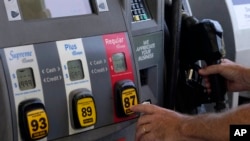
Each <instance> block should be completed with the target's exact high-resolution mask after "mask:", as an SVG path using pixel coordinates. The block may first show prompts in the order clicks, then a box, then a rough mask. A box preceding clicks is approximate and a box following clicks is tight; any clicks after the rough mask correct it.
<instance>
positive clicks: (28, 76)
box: [16, 68, 36, 90]
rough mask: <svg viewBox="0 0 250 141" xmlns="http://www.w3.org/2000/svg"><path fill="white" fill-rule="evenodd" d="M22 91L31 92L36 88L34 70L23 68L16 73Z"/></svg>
mask: <svg viewBox="0 0 250 141" xmlns="http://www.w3.org/2000/svg"><path fill="white" fill-rule="evenodd" d="M16 75H17V80H18V85H19V88H20V90H29V89H33V88H35V87H36V84H35V78H34V74H33V70H32V68H23V69H18V70H17V71H16Z"/></svg>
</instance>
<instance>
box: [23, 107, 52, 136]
mask: <svg viewBox="0 0 250 141" xmlns="http://www.w3.org/2000/svg"><path fill="white" fill-rule="evenodd" d="M27 120H28V127H29V134H30V138H31V139H32V140H36V139H40V138H43V137H46V136H47V135H48V130H49V124H48V118H47V114H46V112H45V111H44V109H35V110H32V111H30V112H28V113H27Z"/></svg>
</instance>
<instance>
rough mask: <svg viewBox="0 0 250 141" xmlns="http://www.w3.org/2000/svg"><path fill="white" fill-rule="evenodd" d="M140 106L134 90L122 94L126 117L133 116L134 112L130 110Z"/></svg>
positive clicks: (127, 90) (130, 89)
mask: <svg viewBox="0 0 250 141" xmlns="http://www.w3.org/2000/svg"><path fill="white" fill-rule="evenodd" d="M137 104H138V99H137V95H136V90H135V89H134V88H129V89H126V90H124V91H123V92H122V105H123V110H124V113H125V114H126V115H131V114H133V113H134V112H132V111H131V110H130V108H131V107H132V106H133V105H137Z"/></svg>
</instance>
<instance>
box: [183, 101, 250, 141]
mask: <svg viewBox="0 0 250 141" xmlns="http://www.w3.org/2000/svg"><path fill="white" fill-rule="evenodd" d="M249 117H250V104H248V105H244V106H241V107H239V108H238V109H234V110H231V111H228V112H225V113H220V114H204V115H197V116H193V117H189V118H187V119H185V120H183V122H182V124H181V127H180V133H181V134H182V135H183V136H186V137H187V138H189V139H196V140H203V141H229V137H230V135H229V133H230V132H229V131H230V130H229V129H230V125H232V124H250V118H249Z"/></svg>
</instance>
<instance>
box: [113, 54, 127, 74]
mask: <svg viewBox="0 0 250 141" xmlns="http://www.w3.org/2000/svg"><path fill="white" fill-rule="evenodd" d="M112 61H113V66H114V71H115V72H116V73H119V72H124V71H126V69H127V66H126V61H125V55H124V54H123V53H115V54H113V55H112Z"/></svg>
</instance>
